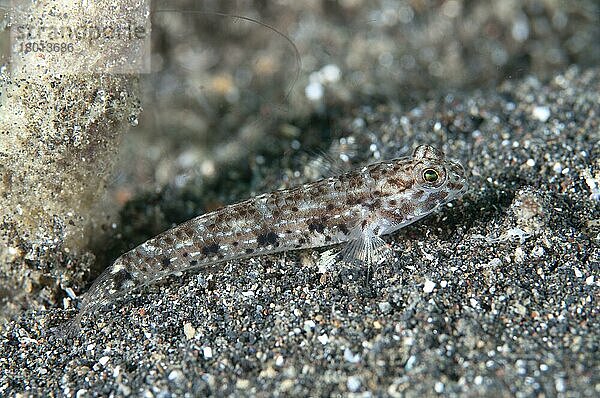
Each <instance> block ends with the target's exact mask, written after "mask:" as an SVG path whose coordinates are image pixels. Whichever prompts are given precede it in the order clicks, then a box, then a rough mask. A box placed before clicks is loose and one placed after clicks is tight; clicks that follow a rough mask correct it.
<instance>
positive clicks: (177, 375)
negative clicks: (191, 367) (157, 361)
mask: <svg viewBox="0 0 600 398" xmlns="http://www.w3.org/2000/svg"><path fill="white" fill-rule="evenodd" d="M167 377H168V379H169V380H170V381H181V380H183V379H184V377H185V376H184V375H183V372H182V371H181V370H179V369H175V370H172V371H171V373H169V376H167Z"/></svg>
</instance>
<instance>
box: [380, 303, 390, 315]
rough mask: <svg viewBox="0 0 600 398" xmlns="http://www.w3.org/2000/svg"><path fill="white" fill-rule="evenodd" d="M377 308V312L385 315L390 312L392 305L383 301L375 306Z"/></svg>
mask: <svg viewBox="0 0 600 398" xmlns="http://www.w3.org/2000/svg"><path fill="white" fill-rule="evenodd" d="M377 306H378V307H379V311H381V312H383V313H384V314H387V313H388V312H390V311H391V310H392V305H391V304H390V303H388V302H387V301H383V302H381V303H379V304H377Z"/></svg>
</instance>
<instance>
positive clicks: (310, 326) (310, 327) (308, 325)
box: [304, 319, 317, 332]
mask: <svg viewBox="0 0 600 398" xmlns="http://www.w3.org/2000/svg"><path fill="white" fill-rule="evenodd" d="M315 326H317V325H316V324H315V322H314V321H313V320H310V319H309V320H307V321H304V330H305V331H306V332H310V331H311V330H313V329H314V328H315Z"/></svg>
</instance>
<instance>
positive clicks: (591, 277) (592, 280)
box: [585, 275, 594, 285]
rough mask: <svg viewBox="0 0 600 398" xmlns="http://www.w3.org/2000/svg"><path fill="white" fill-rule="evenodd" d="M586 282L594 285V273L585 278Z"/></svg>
mask: <svg viewBox="0 0 600 398" xmlns="http://www.w3.org/2000/svg"><path fill="white" fill-rule="evenodd" d="M585 284H586V285H593V284H594V275H590V276H588V277H587V278H585Z"/></svg>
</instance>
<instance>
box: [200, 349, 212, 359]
mask: <svg viewBox="0 0 600 398" xmlns="http://www.w3.org/2000/svg"><path fill="white" fill-rule="evenodd" d="M202 355H203V356H204V359H210V358H212V357H213V352H212V348H210V347H202Z"/></svg>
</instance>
